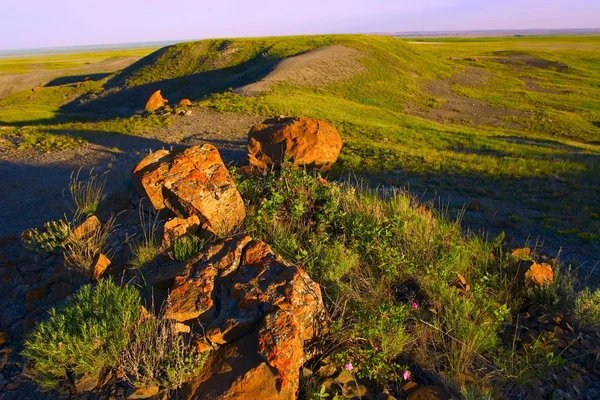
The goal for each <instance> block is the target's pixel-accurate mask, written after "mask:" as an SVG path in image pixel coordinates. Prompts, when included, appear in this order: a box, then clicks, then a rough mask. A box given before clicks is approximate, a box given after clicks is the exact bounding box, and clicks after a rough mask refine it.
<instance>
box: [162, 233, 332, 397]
mask: <svg viewBox="0 0 600 400" xmlns="http://www.w3.org/2000/svg"><path fill="white" fill-rule="evenodd" d="M324 315H325V310H324V306H323V300H322V297H321V290H320V287H319V285H318V284H317V283H315V282H313V281H312V280H311V279H310V277H309V276H308V274H307V273H306V272H304V271H303V270H302V269H300V268H298V267H296V266H293V265H289V264H288V263H286V262H285V261H284V260H282V259H281V258H279V257H278V256H277V255H276V254H275V253H273V251H272V250H271V248H270V247H269V246H268V245H267V244H266V243H264V242H262V241H259V240H252V239H251V238H250V237H249V236H244V237H238V238H227V239H225V240H224V241H222V242H220V243H218V244H216V245H215V246H214V247H213V248H211V249H209V250H208V252H207V253H206V254H204V255H202V256H200V257H199V258H197V259H196V260H193V261H192V262H191V263H189V264H188V266H187V268H186V273H185V274H184V275H182V276H179V277H178V278H177V279H176V281H175V285H174V287H173V290H172V291H171V294H170V296H169V299H168V301H167V307H166V310H165V316H166V317H168V318H173V319H177V320H178V321H187V322H188V323H192V322H194V321H192V319H195V320H199V321H200V322H201V323H202V327H203V328H202V336H203V337H204V338H205V339H204V340H207V341H208V342H209V343H210V345H211V346H213V347H217V348H218V350H216V351H215V352H213V353H212V354H211V355H210V357H209V359H208V361H207V363H206V365H205V366H204V369H203V371H202V373H201V374H200V375H199V376H197V377H195V378H194V379H192V381H191V382H189V383H188V384H187V385H185V386H184V387H183V388H182V389H181V390H180V393H179V394H180V395H181V396H182V398H185V399H196V398H206V399H230V398H234V399H242V398H265V399H293V398H295V396H296V392H297V389H298V381H299V371H300V367H301V366H302V364H303V363H304V362H305V361H306V360H305V354H304V343H305V342H306V341H308V340H311V339H313V338H314V337H316V336H317V334H318V332H319V329H320V328H321V327H322V321H323V317H324Z"/></svg>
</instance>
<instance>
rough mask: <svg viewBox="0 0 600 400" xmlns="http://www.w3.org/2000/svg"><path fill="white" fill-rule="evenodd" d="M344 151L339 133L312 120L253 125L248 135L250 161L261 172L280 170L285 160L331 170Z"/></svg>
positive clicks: (274, 120)
mask: <svg viewBox="0 0 600 400" xmlns="http://www.w3.org/2000/svg"><path fill="white" fill-rule="evenodd" d="M341 149H342V139H341V138H340V135H339V133H338V131H337V130H336V129H335V127H334V126H333V125H331V124H330V123H328V122H325V121H320V120H317V119H312V118H303V117H298V118H276V119H270V120H266V121H264V122H262V123H260V124H258V125H255V126H253V127H252V128H251V129H250V132H249V133H248V161H249V162H250V164H251V165H252V166H253V167H255V168H259V169H267V168H271V167H278V166H279V165H281V162H282V161H283V159H284V157H290V158H291V159H292V161H293V162H294V164H296V165H315V166H316V167H318V168H327V167H329V166H330V165H331V164H333V163H334V162H335V161H336V160H337V158H338V156H339V154H340V150H341Z"/></svg>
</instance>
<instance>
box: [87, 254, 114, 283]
mask: <svg viewBox="0 0 600 400" xmlns="http://www.w3.org/2000/svg"><path fill="white" fill-rule="evenodd" d="M109 265H110V260H109V259H108V257H106V256H105V255H104V254H98V255H97V256H96V259H95V260H94V263H93V266H92V270H91V278H92V280H94V281H97V280H98V279H99V278H100V276H102V274H103V273H104V271H106V269H107V268H108V266H109Z"/></svg>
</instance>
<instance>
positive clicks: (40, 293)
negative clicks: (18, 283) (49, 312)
mask: <svg viewBox="0 0 600 400" xmlns="http://www.w3.org/2000/svg"><path fill="white" fill-rule="evenodd" d="M45 295H46V289H45V288H44V287H43V286H40V287H38V288H34V289H31V290H30V291H29V292H27V295H25V302H26V303H35V302H37V301H40V300H41V299H43V298H44V296H45Z"/></svg>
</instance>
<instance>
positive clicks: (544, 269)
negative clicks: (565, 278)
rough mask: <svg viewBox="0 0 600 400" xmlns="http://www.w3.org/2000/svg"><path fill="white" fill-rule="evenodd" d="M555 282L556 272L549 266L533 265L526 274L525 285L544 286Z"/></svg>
mask: <svg viewBox="0 0 600 400" xmlns="http://www.w3.org/2000/svg"><path fill="white" fill-rule="evenodd" d="M553 281H554V272H552V267H551V266H550V265H549V264H545V263H543V264H538V263H535V262H534V263H533V264H531V267H529V270H528V271H527V272H526V273H525V283H526V284H529V285H532V284H533V285H537V286H544V285H547V284H550V283H552V282H553Z"/></svg>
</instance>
